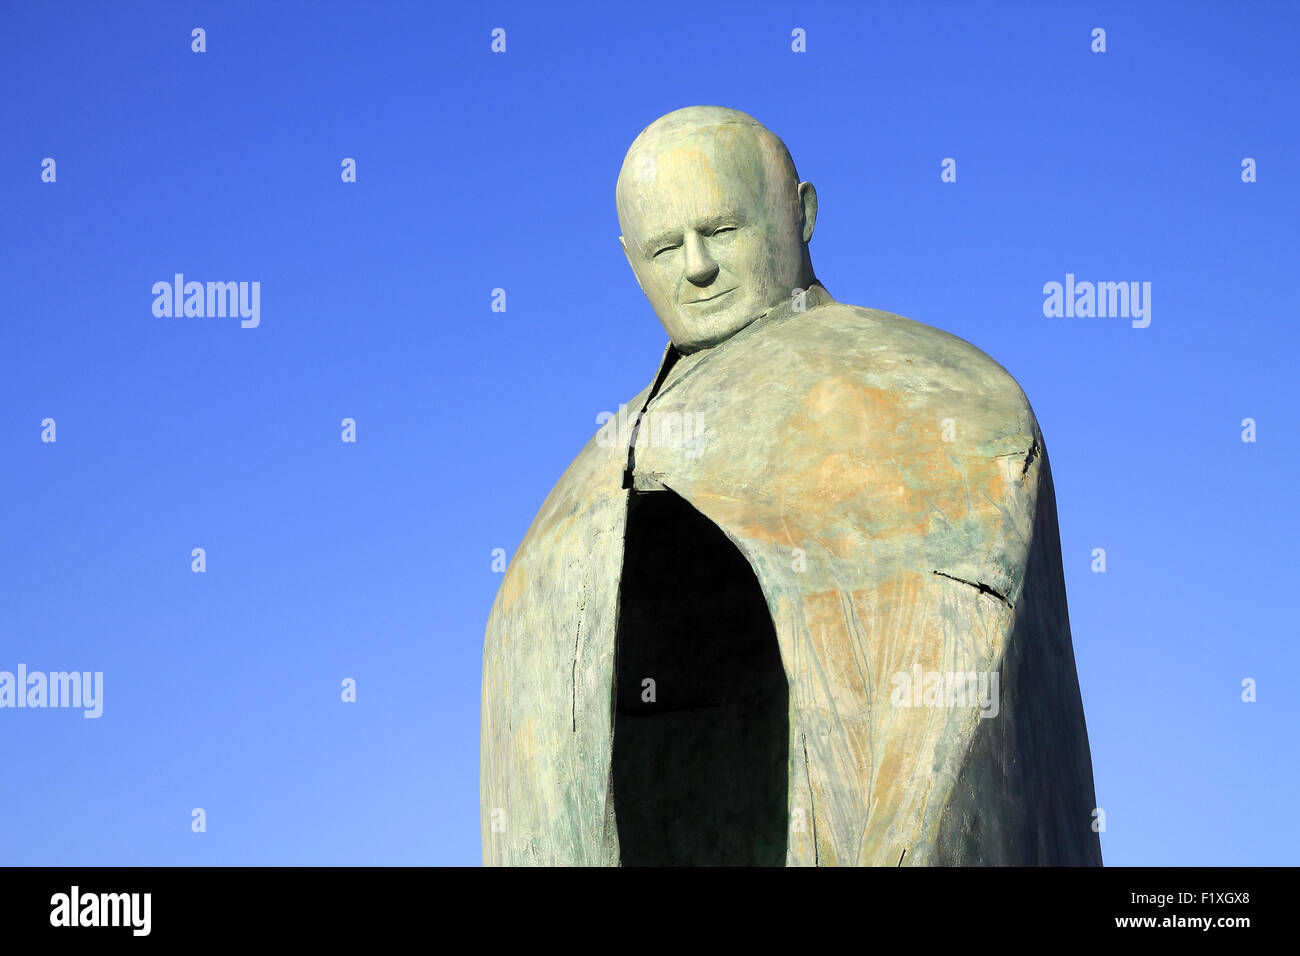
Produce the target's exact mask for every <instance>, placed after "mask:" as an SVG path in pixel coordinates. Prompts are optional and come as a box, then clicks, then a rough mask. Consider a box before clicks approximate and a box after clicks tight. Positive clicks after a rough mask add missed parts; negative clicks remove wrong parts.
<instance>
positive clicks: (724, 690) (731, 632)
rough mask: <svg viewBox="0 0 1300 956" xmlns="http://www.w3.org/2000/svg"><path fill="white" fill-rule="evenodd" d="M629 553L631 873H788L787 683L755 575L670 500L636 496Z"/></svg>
mask: <svg viewBox="0 0 1300 956" xmlns="http://www.w3.org/2000/svg"><path fill="white" fill-rule="evenodd" d="M625 541H626V545H625V550H624V558H623V562H624V563H623V573H622V577H621V584H620V590H619V611H618V625H617V638H616V648H617V649H616V657H615V682H614V697H615V701H614V705H615V706H614V740H613V757H612V763H613V769H612V773H613V794H614V815H615V818H616V821H617V826H618V841H619V848H620V858H621V862H622V864H623V865H624V866H637V865H643V866H644V865H649V866H680V865H714V866H720V865H722V866H725V865H744V866H756V865H768V866H784V865H785V861H786V849H787V847H786V841H787V829H788V824H787V817H788V807H787V804H788V796H787V780H788V767H787V764H788V757H789V685H788V682H787V679H786V674H785V669H784V668H783V666H782V663H781V652H780V648H779V646H778V644H777V636H776V630H775V628H774V627H773V624H772V619H771V616H770V614H769V613H768V608H767V602H766V601H765V600H764V597H763V593H762V590H761V589H760V587H759V583H758V579H757V577H756V576H755V574H754V571H753V568H751V567H750V564H749V562H748V561H747V560H746V559H745V557H744V556H743V555H742V554H741V553H740V551H739V550H738V549H737V548H736V546H735V545H734V544H732V543H731V541H730V540H729V539H728V538H727V536H726V535H725V534H723V532H722V531H721V529H719V528H718V526H717V525H715V524H714V523H713V522H711V521H710V520H709V519H708V518H706V517H704V515H702V514H700V513H699V512H698V511H696V510H695V509H694V508H693V507H691V505H690V504H688V503H687V502H686V501H685V500H683V499H682V498H681V497H679V496H678V495H676V494H675V493H674V492H672V491H670V490H667V489H665V490H663V491H653V492H636V491H633V492H630V495H629V500H628V518H627V532H626V538H625ZM650 681H652V682H653V683H649V682H650Z"/></svg>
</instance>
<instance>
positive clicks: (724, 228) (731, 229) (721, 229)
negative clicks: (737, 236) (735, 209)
mask: <svg viewBox="0 0 1300 956" xmlns="http://www.w3.org/2000/svg"><path fill="white" fill-rule="evenodd" d="M735 231H736V227H735V226H719V227H718V228H717V229H714V230H713V231H712V232H711V233H709V235H710V236H720V235H722V234H723V233H724V232H735Z"/></svg>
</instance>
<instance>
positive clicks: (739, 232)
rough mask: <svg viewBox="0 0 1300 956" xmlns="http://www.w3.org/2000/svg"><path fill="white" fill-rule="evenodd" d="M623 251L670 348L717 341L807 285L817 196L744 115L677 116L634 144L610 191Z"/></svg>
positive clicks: (713, 110)
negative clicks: (667, 336)
mask: <svg viewBox="0 0 1300 956" xmlns="http://www.w3.org/2000/svg"><path fill="white" fill-rule="evenodd" d="M616 198H617V203H618V219H619V226H620V228H621V230H622V233H623V235H622V237H621V241H622V243H623V248H624V251H625V252H626V253H627V257H628V261H629V262H630V263H631V265H632V270H633V272H634V273H635V274H636V277H637V281H638V282H639V283H640V284H641V288H642V290H643V291H644V292H645V294H646V297H647V298H648V299H649V300H650V304H651V306H653V308H654V310H655V314H656V315H658V317H659V320H660V322H661V323H663V326H664V328H665V330H666V331H667V332H668V334H669V337H670V338H671V339H672V340H673V343H674V344H675V345H676V346H677V348H678V350H680V351H682V352H684V353H689V352H695V351H698V350H699V349H702V348H709V347H711V346H714V345H717V344H718V343H720V342H722V341H724V340H725V339H727V338H728V337H730V336H731V335H734V334H735V333H736V332H738V331H740V329H742V328H744V327H745V326H746V325H748V324H749V323H750V322H752V321H754V319H756V318H758V317H759V316H761V315H763V314H765V313H767V312H769V311H771V309H772V308H774V307H775V306H776V305H778V304H780V303H782V302H786V301H789V299H790V297H791V296H792V294H793V293H794V291H795V290H796V289H802V288H806V287H807V286H808V284H810V283H811V282H812V281H814V280H813V272H812V264H811V260H810V258H809V255H808V241H809V239H810V238H811V237H812V230H813V224H814V222H815V220H816V216H817V194H816V192H815V191H814V190H813V188H812V185H811V184H810V183H800V182H799V177H798V175H797V173H796V172H795V167H794V163H793V162H792V161H791V159H790V154H789V152H788V151H787V150H786V148H785V144H784V143H782V142H781V140H780V139H778V138H777V137H776V136H774V135H773V134H772V133H771V132H770V131H769V130H768V129H767V128H766V127H764V126H763V125H762V124H761V123H759V122H758V121H757V120H755V119H754V118H753V117H752V116H749V115H747V114H745V113H741V112H739V111H738V110H730V109H725V108H723V107H718V106H693V107H689V108H687V109H682V110H676V111H675V112H672V113H669V114H668V115H666V116H663V117H660V118H659V119H658V120H656V121H655V122H653V123H651V124H650V125H649V126H647V127H646V128H645V129H644V130H642V131H641V134H640V135H639V136H637V138H636V139H635V140H634V141H633V143H632V146H631V148H630V149H628V152H627V156H626V157H625V158H624V160H623V168H622V169H621V170H620V172H619V176H618V185H617V187H616Z"/></svg>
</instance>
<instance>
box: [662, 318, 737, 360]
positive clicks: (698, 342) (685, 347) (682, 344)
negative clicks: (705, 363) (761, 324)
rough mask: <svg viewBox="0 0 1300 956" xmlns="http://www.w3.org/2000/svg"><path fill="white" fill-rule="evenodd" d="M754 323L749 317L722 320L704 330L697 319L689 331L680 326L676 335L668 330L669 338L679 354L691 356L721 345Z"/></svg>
mask: <svg viewBox="0 0 1300 956" xmlns="http://www.w3.org/2000/svg"><path fill="white" fill-rule="evenodd" d="M753 321H754V319H753V318H748V317H747V318H742V319H736V318H731V319H720V320H719V321H717V322H715V323H710V325H711V326H712V327H703V328H702V327H701V325H702V323H700V321H699V319H698V318H696V319H695V321H693V322H692V323H691V328H689V329H686V330H684V329H682V328H681V326H680V325H679V326H678V328H677V330H676V333H675V334H674V331H673V330H672V329H668V337H669V338H670V339H672V340H673V345H674V347H676V349H677V351H678V352H681V353H682V354H683V355H690V354H691V353H693V352H701V351H703V350H704V349H711V348H713V347H714V346H717V345H721V344H722V343H723V342H725V341H727V339H729V338H731V337H732V336H733V335H735V334H736V333H737V332H739V331H740V330H741V329H743V328H745V326H747V325H749V324H750V323H751V322H753ZM664 325H665V326H666V325H667V323H664Z"/></svg>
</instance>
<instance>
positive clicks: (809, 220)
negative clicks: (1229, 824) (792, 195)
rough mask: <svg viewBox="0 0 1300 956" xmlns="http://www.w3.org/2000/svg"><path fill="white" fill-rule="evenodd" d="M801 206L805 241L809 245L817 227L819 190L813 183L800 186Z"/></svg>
mask: <svg viewBox="0 0 1300 956" xmlns="http://www.w3.org/2000/svg"><path fill="white" fill-rule="evenodd" d="M799 205H800V206H802V207H803V241H804V242H805V243H807V242H809V241H811V240H812V234H813V226H815V225H817V190H816V189H814V188H813V184H812V183H800V184H799Z"/></svg>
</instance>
